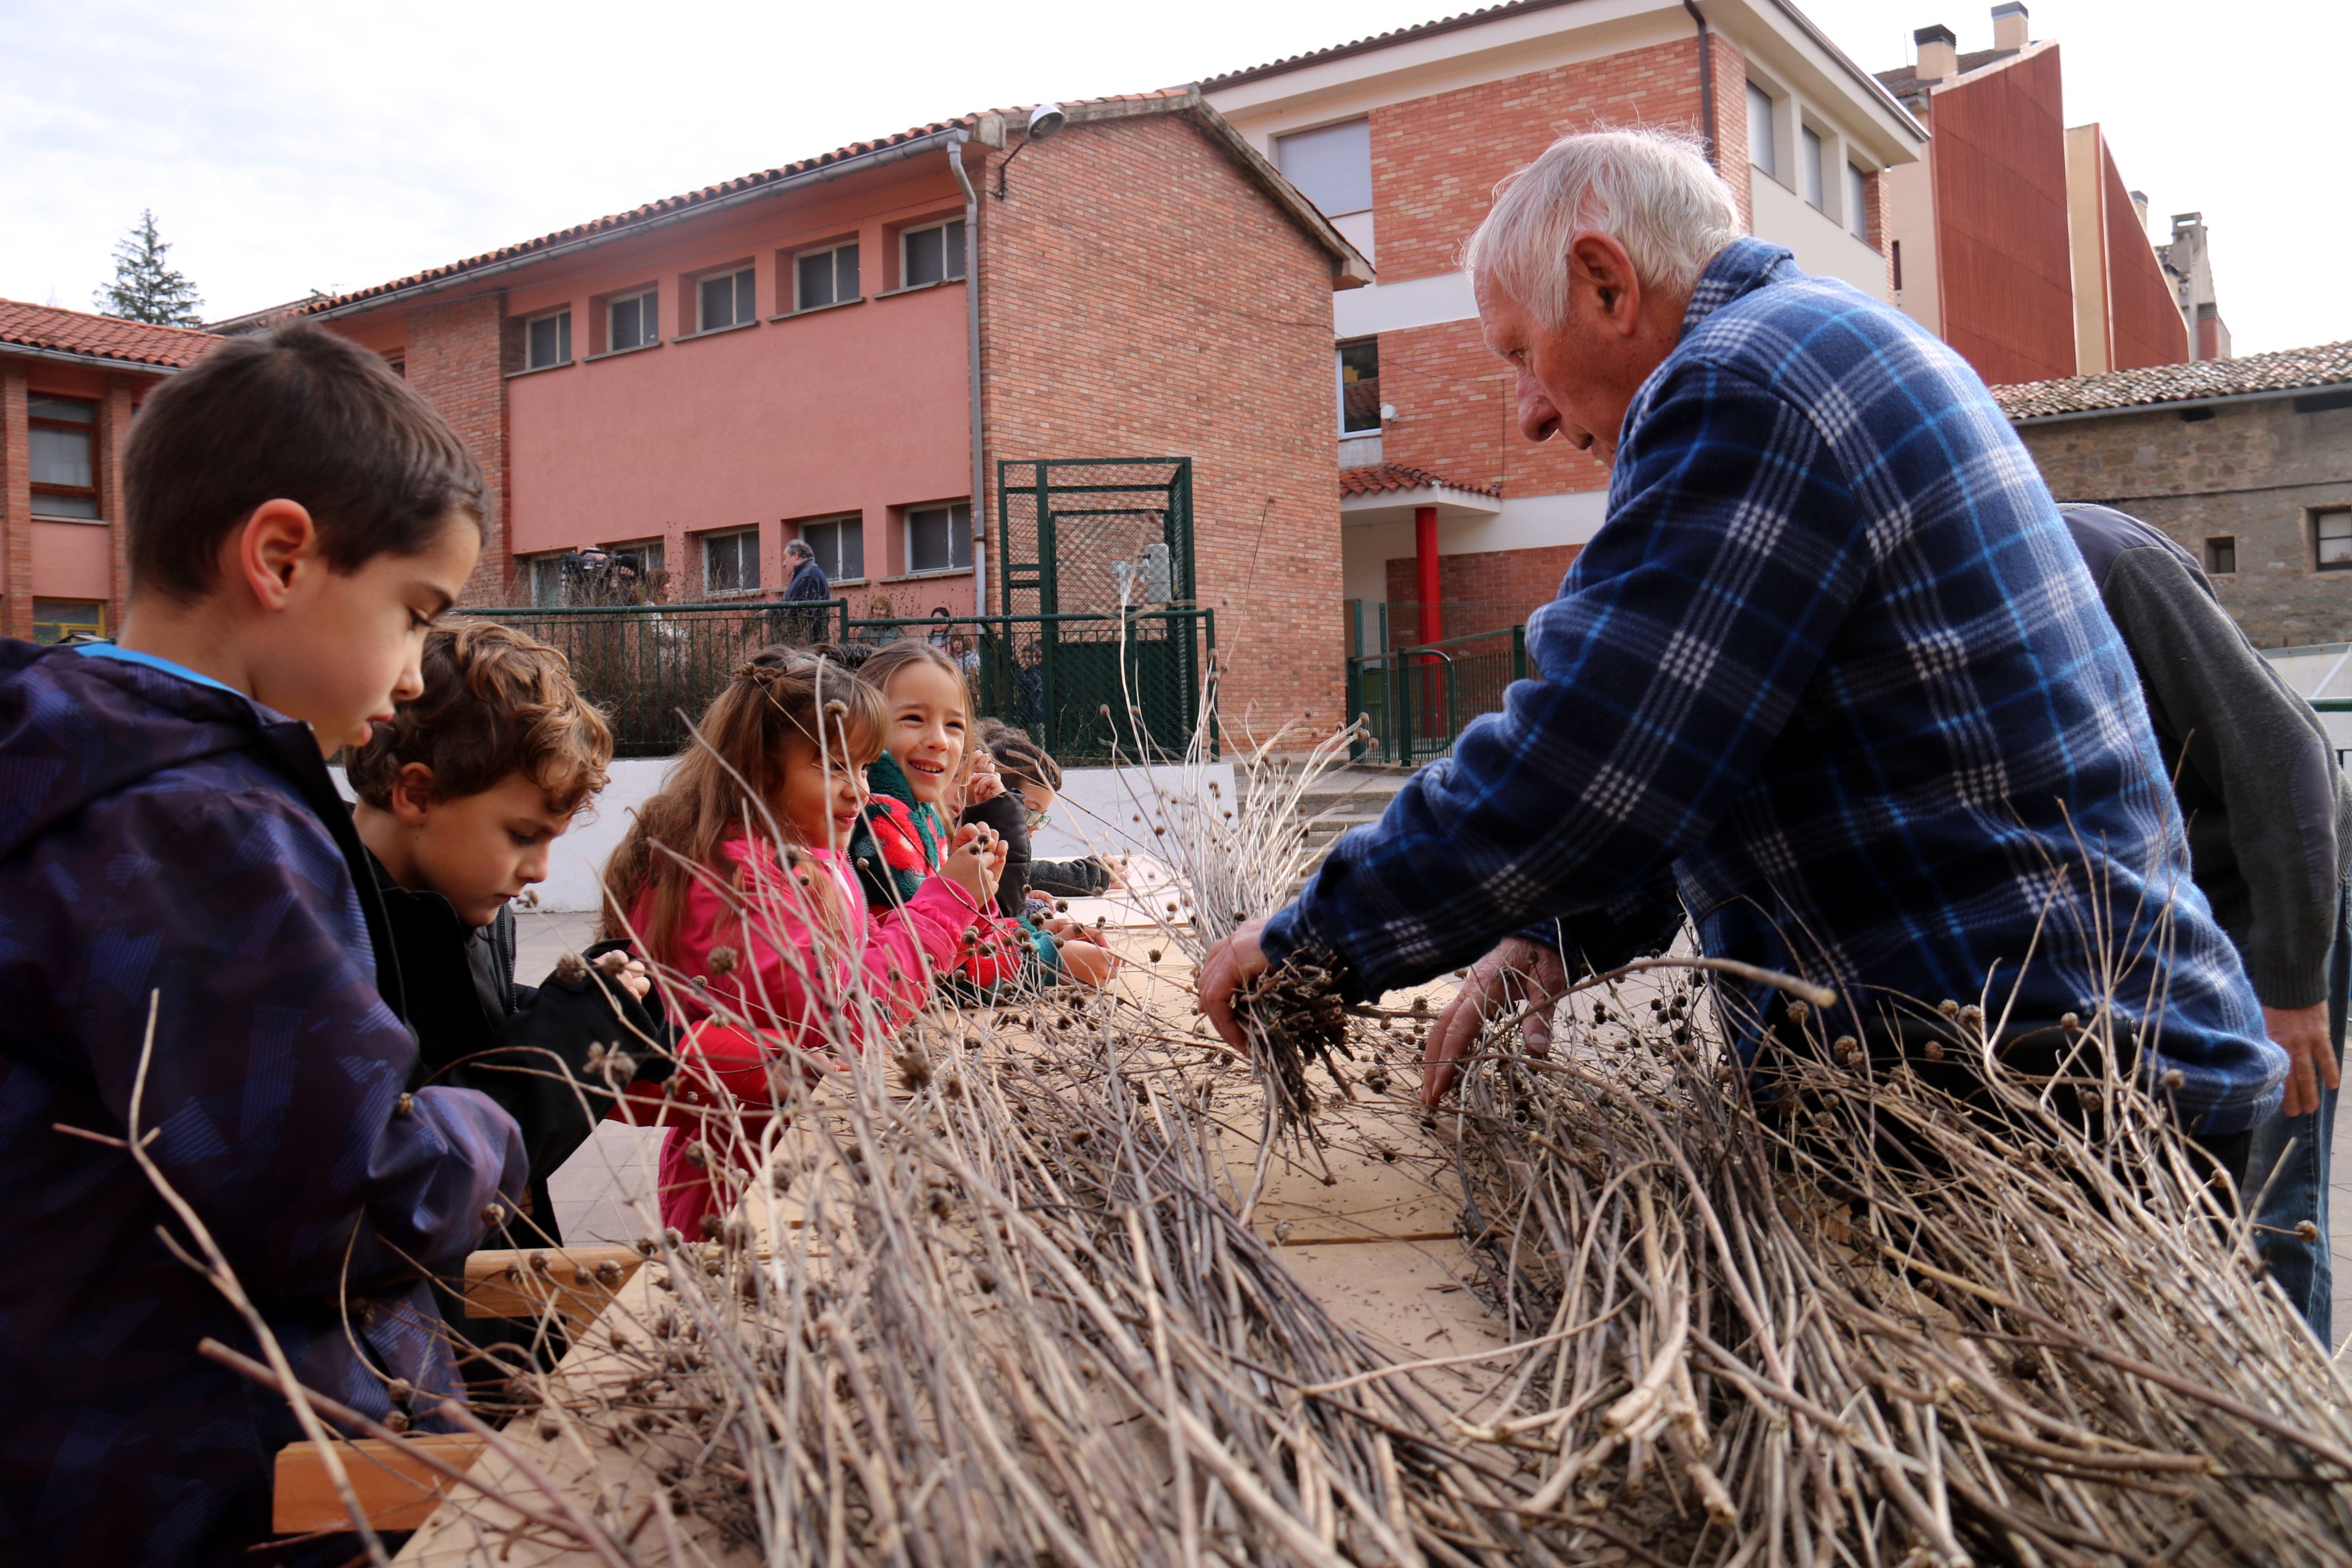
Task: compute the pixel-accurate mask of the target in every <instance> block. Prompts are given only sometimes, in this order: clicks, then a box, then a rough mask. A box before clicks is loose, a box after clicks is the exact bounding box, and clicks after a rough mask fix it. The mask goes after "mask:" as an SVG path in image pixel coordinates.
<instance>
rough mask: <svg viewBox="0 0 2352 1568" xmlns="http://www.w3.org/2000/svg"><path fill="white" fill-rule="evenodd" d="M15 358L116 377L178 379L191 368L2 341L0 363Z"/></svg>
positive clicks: (0, 342) (0, 340) (0, 343)
mask: <svg viewBox="0 0 2352 1568" xmlns="http://www.w3.org/2000/svg"><path fill="white" fill-rule="evenodd" d="M12 354H13V355H15V356H16V357H17V358H20V359H38V360H48V361H51V362H53V363H58V364H78V365H80V366H82V367H83V368H84V369H87V370H110V371H113V372H114V373H116V374H131V375H177V374H180V372H182V371H184V370H185V369H187V368H188V367H187V366H186V365H184V364H149V363H147V362H146V361H144V360H135V359H113V358H110V357H109V356H108V355H105V354H90V353H75V352H74V351H73V350H71V349H45V348H36V347H34V346H33V345H31V344H29V343H12V342H7V341H5V339H0V359H5V358H6V357H8V356H10V355H12Z"/></svg>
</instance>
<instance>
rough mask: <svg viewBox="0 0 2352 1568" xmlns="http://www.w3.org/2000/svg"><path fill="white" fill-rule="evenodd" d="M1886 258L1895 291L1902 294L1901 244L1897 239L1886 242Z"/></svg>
mask: <svg viewBox="0 0 2352 1568" xmlns="http://www.w3.org/2000/svg"><path fill="white" fill-rule="evenodd" d="M1886 256H1887V261H1888V263H1889V266H1890V268H1891V269H1892V270H1893V271H1894V273H1895V292H1896V293H1897V294H1900V293H1901V292H1903V242H1902V241H1901V240H1899V239H1890V240H1888V241H1887V242H1886Z"/></svg>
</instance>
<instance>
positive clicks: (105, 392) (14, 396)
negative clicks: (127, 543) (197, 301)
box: [0, 300, 220, 642]
mask: <svg viewBox="0 0 2352 1568" xmlns="http://www.w3.org/2000/svg"><path fill="white" fill-rule="evenodd" d="M218 342H220V340H219V339H218V338H215V337H213V336H210V335H209V334H207V333H204V332H196V331H185V330H184V329H182V328H178V327H151V326H149V325H147V324H146V323H144V322H142V321H118V320H116V319H115V318H114V317H111V316H94V315H90V314H88V313H87V312H84V311H81V310H58V309H56V308H54V307H51V306H47V305H27V304H22V303H19V302H18V301H16V300H0V637H30V638H32V639H33V640H35V641H37V642H55V641H57V640H58V639H59V638H60V637H66V636H68V635H69V634H71V633H74V632H77V631H84V632H92V633H97V634H100V635H110V634H111V633H112V631H113V629H114V627H115V626H116V625H117V624H119V623H120V621H121V616H122V601H123V595H124V593H125V592H126V575H125V572H124V555H123V537H122V530H121V528H120V527H118V526H116V525H117V523H118V522H119V521H120V520H121V516H122V510H121V509H122V448H123V445H124V443H125V442H126V441H128V440H129V438H130V434H131V415H132V414H133V413H135V412H136V411H137V409H138V406H139V401H140V399H141V398H142V397H144V396H145V395H147V392H148V389H149V388H151V387H152V386H154V385H155V384H157V383H158V382H160V381H162V380H163V377H165V376H167V375H170V374H172V373H173V372H174V371H177V370H179V369H181V368H183V367H184V366H186V365H190V364H193V363H195V362H196V361H197V360H198V359H200V358H202V357H203V356H204V354H205V352H206V351H207V350H209V349H211V348H212V347H213V346H214V345H215V344H216V343H218Z"/></svg>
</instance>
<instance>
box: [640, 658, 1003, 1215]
mask: <svg viewBox="0 0 2352 1568" xmlns="http://www.w3.org/2000/svg"><path fill="white" fill-rule="evenodd" d="M883 722H884V718H883V711H882V708H881V703H880V701H879V699H878V697H877V694H876V693H875V692H874V691H873V689H871V688H869V687H866V686H865V685H863V684H861V683H860V682H858V681H856V679H853V678H852V677H851V676H850V674H849V673H848V671H846V670H845V669H844V668H842V667H841V666H839V665H837V664H835V663H833V662H831V661H829V660H826V659H823V658H817V657H814V656H813V655H811V654H809V653H807V652H804V651H801V650H796V649H788V648H771V649H768V650H766V651H764V652H761V653H760V654H758V655H756V656H754V657H753V658H751V661H750V662H748V663H746V664H745V665H744V666H743V667H742V668H740V669H738V670H737V671H736V672H735V674H734V677H733V678H732V679H730V681H729V682H728V684H727V687H726V689H724V690H722V691H721V692H720V693H719V696H718V697H716V698H715V699H713V700H712V701H711V704H710V706H709V710H707V711H706V712H705V713H704V714H703V717H702V722H701V726H700V734H701V738H702V742H704V743H702V744H698V745H696V746H695V747H693V748H692V749H691V750H689V751H688V752H686V753H685V755H683V756H681V757H680V758H679V759H678V760H677V766H676V768H675V770H674V771H673V772H672V773H671V774H670V778H669V783H668V784H667V787H666V788H665V789H663V790H662V792H661V793H660V794H658V795H655V796H654V797H653V798H652V799H651V800H648V801H647V802H646V804H645V805H643V806H641V807H640V808H639V809H638V811H637V815H636V820H635V823H634V824H633V825H632V826H631V827H630V829H629V833H628V836H627V837H625V839H624V840H623V841H622V844H621V847H620V848H619V849H618V850H616V851H615V852H614V856H613V859H612V862H611V864H610V865H608V866H607V867H606V868H605V874H604V883H605V894H606V898H607V900H608V902H607V905H606V910H605V917H604V918H605V926H606V930H605V933H604V934H606V935H607V936H611V937H618V936H629V937H633V938H635V941H636V942H638V943H640V944H641V946H642V947H643V948H644V950H645V951H646V952H647V953H648V954H649V955H650V956H651V957H652V959H653V960H654V962H655V963H656V964H657V965H658V966H659V967H660V968H661V969H662V970H663V971H664V972H665V973H667V975H668V976H670V977H671V978H672V979H673V981H699V982H700V983H701V984H698V985H690V984H672V985H670V986H669V987H667V1002H668V1005H670V1006H671V1007H672V1008H673V1009H675V1010H677V1011H678V1012H680V1013H682V1014H683V1015H684V1016H683V1018H682V1019H681V1020H680V1021H681V1022H682V1023H684V1024H686V1025H688V1026H691V1027H690V1028H689V1030H688V1035H687V1037H686V1040H685V1042H684V1043H683V1044H682V1045H681V1047H680V1048H679V1058H680V1060H679V1068H678V1071H677V1075H676V1077H675V1079H673V1080H672V1084H671V1088H670V1096H669V1108H668V1111H667V1120H669V1121H671V1123H672V1125H671V1128H670V1132H669V1136H668V1138H667V1142H665V1143H664V1145H663V1148H662V1156H661V1211H662V1223H663V1224H665V1225H667V1226H673V1227H675V1228H676V1229H677V1230H678V1231H679V1232H680V1233H681V1234H683V1235H684V1236H686V1237H688V1239H694V1238H698V1237H700V1236H701V1235H702V1234H703V1228H704V1227H703V1221H704V1219H705V1217H706V1216H707V1215H714V1213H715V1212H720V1211H722V1205H726V1204H730V1203H731V1202H732V1201H733V1197H734V1191H733V1189H734V1188H735V1187H736V1186H737V1185H738V1179H737V1176H736V1174H735V1173H736V1172H740V1170H742V1169H743V1168H745V1167H747V1166H748V1165H749V1164H750V1163H751V1161H752V1159H753V1157H754V1153H755V1151H754V1149H753V1142H754V1139H755V1138H756V1133H757V1131H758V1130H759V1127H760V1125H761V1123H760V1122H759V1121H756V1120H751V1121H745V1122H744V1123H742V1125H743V1127H744V1128H745V1130H746V1131H748V1132H749V1133H751V1135H752V1136H750V1137H747V1136H743V1135H741V1134H739V1133H738V1132H737V1131H736V1128H735V1126H734V1125H729V1126H726V1127H724V1128H721V1127H719V1125H718V1124H717V1123H713V1124H711V1127H710V1131H711V1132H712V1133H713V1134H714V1135H712V1136H708V1137H706V1136H705V1126H704V1122H703V1110H704V1109H705V1108H710V1109H716V1108H719V1107H722V1106H727V1105H730V1104H732V1105H735V1106H738V1107H753V1108H758V1107H764V1106H768V1105H771V1104H772V1101H773V1098H774V1089H773V1086H772V1080H771V1079H770V1076H769V1075H770V1068H771V1064H772V1063H774V1062H775V1061H777V1060H778V1059H780V1058H786V1057H789V1056H790V1055H792V1054H793V1053H794V1052H796V1051H804V1052H809V1053H812V1054H816V1055H837V1054H839V1053H840V1052H842V1051H844V1050H855V1049H857V1048H859V1047H862V1046H863V1045H864V1043H865V1041H866V1039H867V1038H868V1037H876V1036H887V1034H888V1033H890V1032H891V1031H893V1030H896V1029H897V1028H898V1026H901V1025H903V1024H904V1023H906V1021H907V1020H908V1018H910V1017H912V1016H914V1015H915V1013H916V1012H917V1011H919V1009H920V1008H921V1007H922V1006H923V1005H924V1004H925V1003H926V1002H927V1001H929V997H930V993H931V979H932V977H933V976H934V975H936V974H940V973H946V972H948V971H950V970H951V969H953V968H955V967H956V966H957V965H958V963H959V962H960V961H961V960H962V959H963V957H964V952H963V951H962V950H963V943H964V937H965V933H966V932H967V931H975V930H976V929H977V931H978V933H979V934H981V935H982V936H985V935H987V934H988V933H990V932H991V931H992V930H993V924H992V922H993V920H994V917H993V916H992V915H990V914H988V913H987V912H985V911H987V910H988V909H989V908H990V902H989V900H990V898H991V896H992V890H993V884H994V879H995V870H996V867H995V864H994V861H995V859H996V857H997V856H999V855H1001V853H1002V851H1001V850H999V849H996V848H995V847H993V846H992V845H991V844H990V843H989V842H988V841H987V836H986V835H984V834H982V833H980V832H977V831H974V830H970V829H967V830H965V831H964V832H962V833H960V834H958V835H957V836H956V837H954V839H953V840H952V841H951V842H949V843H946V844H944V845H942V847H941V853H940V857H939V863H938V875H936V876H927V877H925V878H923V879H921V880H920V882H919V885H918V886H916V887H915V888H914V889H912V891H911V892H910V893H909V895H908V897H907V898H905V899H904V900H901V901H900V902H898V904H897V905H896V906H894V907H892V908H890V909H888V910H879V911H874V912H869V911H868V910H867V908H866V900H865V899H864V898H863V897H862V896H861V894H860V892H859V889H858V884H857V879H856V877H855V876H854V875H853V874H852V873H851V870H850V868H849V866H848V864H847V862H846V860H845V858H844V856H843V854H842V846H843V844H844V843H845V841H846V840H847V839H848V837H849V836H850V834H851V832H852V830H853V829H855V828H856V826H857V825H858V808H859V804H860V799H861V796H862V795H863V791H862V790H861V789H860V787H859V774H860V772H861V771H862V770H863V768H864V767H865V765H866V763H870V762H873V761H874V760H875V759H876V758H877V756H879V755H880V754H881V752H882V731H883ZM820 736H822V737H823V739H822V742H820ZM720 1131H723V1132H724V1133H725V1136H723V1137H722V1136H717V1135H716V1134H717V1133H718V1132H720ZM722 1166H727V1167H731V1169H722V1168H721V1167H722ZM716 1184H723V1185H724V1186H725V1187H726V1188H727V1189H728V1190H727V1191H725V1192H720V1191H719V1190H718V1187H717V1185H716Z"/></svg>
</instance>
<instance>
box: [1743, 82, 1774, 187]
mask: <svg viewBox="0 0 2352 1568" xmlns="http://www.w3.org/2000/svg"><path fill="white" fill-rule="evenodd" d="M1748 162H1749V163H1753V164H1755V165H1756V166H1757V167H1758V168H1759V169H1761V170H1763V171H1764V172H1765V173H1766V174H1769V175H1771V176H1772V177H1773V178H1774V179H1776V180H1777V179H1779V178H1780V163H1779V161H1778V160H1777V159H1775V158H1774V157H1773V156H1772V95H1771V94H1770V93H1769V92H1766V91H1765V90H1764V89H1762V88H1760V87H1758V86H1757V85H1756V84H1755V83H1754V82H1752V81H1751V82H1749V83H1748Z"/></svg>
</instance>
